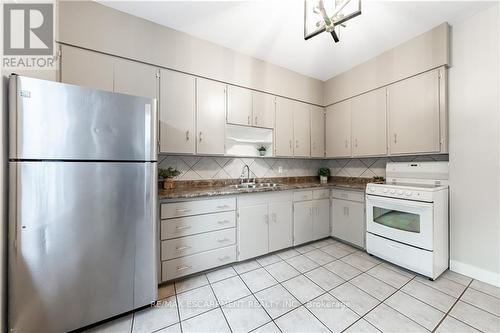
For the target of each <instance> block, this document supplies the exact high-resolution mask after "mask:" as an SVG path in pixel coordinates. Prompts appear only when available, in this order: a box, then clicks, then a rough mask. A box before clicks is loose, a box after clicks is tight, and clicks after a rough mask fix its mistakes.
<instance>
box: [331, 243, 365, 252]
mask: <svg viewBox="0 0 500 333" xmlns="http://www.w3.org/2000/svg"><path fill="white" fill-rule="evenodd" d="M333 246H336V247H337V248H339V249H343V250H345V251H347V252H349V253H354V252H359V249H357V248H355V247H353V246H351V245H347V244H344V243H341V242H337V243H335V244H333Z"/></svg>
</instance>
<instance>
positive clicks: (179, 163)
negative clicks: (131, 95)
mask: <svg viewBox="0 0 500 333" xmlns="http://www.w3.org/2000/svg"><path fill="white" fill-rule="evenodd" d="M158 161H159V167H160V168H167V167H174V168H177V170H179V171H180V173H181V174H180V175H179V177H177V179H179V180H200V179H233V178H239V177H240V175H241V171H242V170H243V166H244V165H245V164H247V165H248V166H249V167H250V173H251V177H252V178H253V177H257V178H262V177H266V178H269V177H300V176H316V175H317V172H318V169H319V168H321V167H328V168H330V170H331V175H332V176H344V177H363V178H372V177H374V176H381V177H385V165H386V163H387V162H410V161H418V162H423V161H448V155H447V154H444V155H418V156H391V157H378V158H377V157H374V158H346V159H327V160H314V159H291V158H290V159H286V158H240V157H213V156H176V155H160V156H159V157H158Z"/></svg>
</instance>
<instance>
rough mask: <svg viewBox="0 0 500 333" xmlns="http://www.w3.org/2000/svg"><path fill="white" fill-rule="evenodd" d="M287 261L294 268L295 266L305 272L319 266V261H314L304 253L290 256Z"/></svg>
mask: <svg viewBox="0 0 500 333" xmlns="http://www.w3.org/2000/svg"><path fill="white" fill-rule="evenodd" d="M286 262H287V263H289V264H290V265H292V266H293V268H295V269H296V270H298V271H299V272H301V273H305V272H307V271H310V270H311V269H314V268H316V267H318V266H319V265H318V264H317V263H315V262H314V261H312V260H311V259H309V258H307V257H306V256H304V255H300V256H297V257H293V258H290V259H288V260H286Z"/></svg>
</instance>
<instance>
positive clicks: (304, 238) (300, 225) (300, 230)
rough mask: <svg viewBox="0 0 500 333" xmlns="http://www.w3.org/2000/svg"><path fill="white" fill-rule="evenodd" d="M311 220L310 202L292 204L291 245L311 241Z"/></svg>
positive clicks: (311, 209) (311, 207)
mask: <svg viewBox="0 0 500 333" xmlns="http://www.w3.org/2000/svg"><path fill="white" fill-rule="evenodd" d="M312 220H313V206H312V201H302V202H295V203H294V204H293V245H298V244H302V243H306V242H310V241H312V240H313V222H312Z"/></svg>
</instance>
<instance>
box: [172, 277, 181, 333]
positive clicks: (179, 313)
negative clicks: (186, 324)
mask: <svg viewBox="0 0 500 333" xmlns="http://www.w3.org/2000/svg"><path fill="white" fill-rule="evenodd" d="M174 293H175V303H176V305H177V316H178V317H179V327H180V328H181V333H183V328H182V325H181V310H180V306H179V299H178V298H177V287H176V286H175V283H174Z"/></svg>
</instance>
